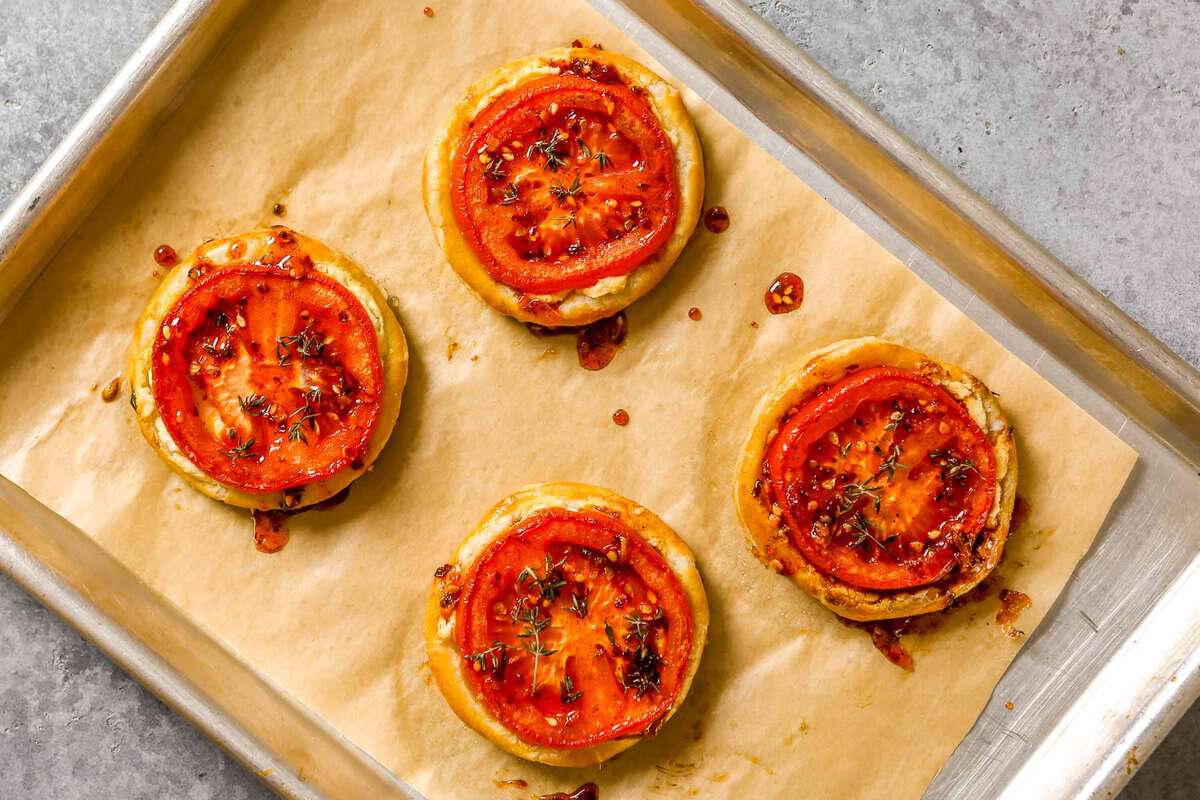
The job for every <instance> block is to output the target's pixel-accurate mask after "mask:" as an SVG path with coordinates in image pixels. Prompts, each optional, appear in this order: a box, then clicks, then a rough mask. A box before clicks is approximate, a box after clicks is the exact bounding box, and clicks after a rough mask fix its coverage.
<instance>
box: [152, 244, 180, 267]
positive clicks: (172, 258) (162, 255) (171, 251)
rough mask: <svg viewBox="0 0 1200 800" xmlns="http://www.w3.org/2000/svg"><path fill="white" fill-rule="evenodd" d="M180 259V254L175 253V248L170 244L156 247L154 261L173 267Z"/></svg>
mask: <svg viewBox="0 0 1200 800" xmlns="http://www.w3.org/2000/svg"><path fill="white" fill-rule="evenodd" d="M177 261H179V256H178V255H176V253H175V248H174V247H171V245H169V244H160V245H159V246H158V247H156V248H154V263H156V264H158V265H159V266H160V267H173V266H175V263H176V262H177Z"/></svg>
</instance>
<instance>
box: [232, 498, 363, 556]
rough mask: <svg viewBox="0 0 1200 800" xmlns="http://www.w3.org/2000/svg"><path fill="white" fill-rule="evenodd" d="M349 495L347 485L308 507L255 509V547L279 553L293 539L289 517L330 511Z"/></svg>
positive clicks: (264, 551) (262, 551) (263, 551)
mask: <svg viewBox="0 0 1200 800" xmlns="http://www.w3.org/2000/svg"><path fill="white" fill-rule="evenodd" d="M349 496H350V487H349V486H347V487H346V488H345V489H342V490H341V491H340V492H338V493H337V494H335V495H331V496H330V497H327V498H326V499H324V500H322V501H321V502H319V503H313V504H312V505H311V506H308V507H307V508H300V509H296V510H283V509H278V510H272V511H259V510H257V509H256V510H255V511H254V547H255V549H256V550H258V551H259V552H260V553H278V552H279V551H280V550H282V549H283V548H284V546H285V545H287V543H288V541H289V540H290V539H291V534H290V533H289V532H288V529H287V519H288V517H294V516H295V515H297V514H302V513H304V512H305V511H328V510H329V509H331V508H335V507H337V506H340V505H341V504H342V503H344V502H346V498H347V497H349ZM289 499H290V498H289ZM295 502H299V498H296V501H295Z"/></svg>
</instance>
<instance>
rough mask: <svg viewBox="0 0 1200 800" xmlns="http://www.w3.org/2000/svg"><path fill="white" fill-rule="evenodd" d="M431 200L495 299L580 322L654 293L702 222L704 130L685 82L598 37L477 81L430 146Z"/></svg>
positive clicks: (480, 289)
mask: <svg viewBox="0 0 1200 800" xmlns="http://www.w3.org/2000/svg"><path fill="white" fill-rule="evenodd" d="M424 195H425V209H426V211H427V212H428V214H429V219H430V222H431V223H432V224H433V228H434V232H435V234H436V235H437V237H438V240H439V241H440V243H441V245H442V247H443V249H444V250H445V252H446V257H447V259H448V260H449V262H450V264H451V266H453V267H454V269H455V270H456V271H457V272H458V274H459V275H460V276H461V277H462V279H463V280H464V281H466V282H467V285H468V286H470V287H471V288H472V289H473V290H474V291H475V292H476V293H477V294H479V296H480V297H482V298H483V300H484V301H485V302H487V303H488V305H490V306H492V307H493V308H495V309H496V310H498V311H501V312H503V313H505V314H508V315H510V316H512V317H516V318H517V319H519V320H522V321H524V322H532V323H537V324H541V325H548V326H577V325H585V324H588V323H590V322H594V321H596V320H598V319H601V318H603V317H607V316H611V315H612V314H615V313H617V312H618V311H620V310H621V309H623V308H625V307H626V306H628V305H629V304H630V303H632V302H633V301H635V300H637V299H638V298H639V297H641V296H642V295H644V294H646V293H647V292H648V291H650V290H651V289H652V288H654V285H655V284H657V283H658V282H659V281H660V280H661V279H662V278H663V276H664V275H666V273H667V270H669V269H670V268H671V265H672V264H673V263H674V261H675V259H676V258H677V257H678V255H679V253H680V251H681V250H683V246H684V245H685V244H686V243H687V240H688V237H689V236H691V234H692V231H693V230H694V229H695V227H696V221H697V219H698V218H699V215H700V205H701V203H702V201H703V196H704V169H703V163H702V158H701V154H700V142H699V140H698V139H697V137H696V131H695V129H694V128H693V127H692V122H691V119H690V118H689V117H688V114H687V111H686V110H685V109H684V106H683V102H682V100H681V99H680V96H679V92H677V91H676V90H675V89H674V88H673V87H671V86H670V85H669V84H667V83H666V82H665V81H663V79H662V78H660V77H658V76H657V75H655V74H654V73H653V72H651V71H650V70H649V69H647V68H646V67H644V66H642V65H641V64H639V63H638V62H636V61H634V60H633V59H630V58H626V57H625V56H621V55H617V54H615V53H608V52H605V51H603V50H600V49H596V48H590V47H589V48H581V47H575V48H560V49H557V50H550V51H548V52H545V53H542V54H540V55H536V56H530V57H528V58H523V59H521V60H519V61H516V62H513V63H511V64H509V65H507V66H504V67H501V68H500V69H497V70H496V71H494V72H492V73H491V74H489V75H486V76H485V77H483V78H482V79H480V80H478V81H476V82H475V83H474V84H473V85H472V86H471V87H470V88H469V89H468V90H467V93H466V95H465V96H464V97H463V99H462V100H461V101H460V102H459V103H458V105H457V106H455V108H454V110H453V112H452V113H451V115H450V119H449V120H447V122H446V123H445V125H444V126H443V127H442V129H441V130H440V131H439V132H438V134H437V136H436V137H435V138H434V140H433V143H432V145H431V146H430V148H429V151H428V153H427V155H426V157H425V191H424Z"/></svg>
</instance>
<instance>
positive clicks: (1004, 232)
mask: <svg viewBox="0 0 1200 800" xmlns="http://www.w3.org/2000/svg"><path fill="white" fill-rule="evenodd" d="M245 3H246V0H176V1H175V3H174V4H173V5H172V6H171V8H170V9H169V10H168V11H167V13H166V14H165V15H164V17H163V18H162V20H161V21H160V22H159V23H158V24H157V25H156V26H155V28H154V29H153V30H152V32H151V33H150V34H149V35H148V36H147V38H146V40H145V41H144V42H143V43H142V45H140V46H139V47H138V48H137V50H135V52H134V53H133V55H132V56H131V57H130V59H129V60H128V61H127V62H126V64H125V65H124V66H123V67H122V68H121V69H120V70H119V71H118V72H117V74H116V75H115V77H114V78H113V79H112V81H111V82H110V83H109V84H108V86H107V87H106V88H105V89H104V90H103V92H102V93H101V94H100V95H99V96H98V98H97V99H96V100H95V101H94V102H93V104H92V105H91V106H90V107H89V109H88V110H87V112H85V114H84V115H83V117H81V119H80V120H79V121H78V122H77V123H76V124H75V125H74V126H73V127H72V129H71V131H70V132H69V133H68V134H67V136H66V137H65V138H64V139H63V141H62V142H61V143H60V144H59V145H58V147H56V148H55V150H54V151H53V153H52V154H51V155H50V156H49V157H48V158H47V160H46V161H45V162H44V163H43V165H42V166H41V167H40V168H39V169H38V171H37V172H36V173H35V175H34V176H33V177H32V178H31V179H30V181H29V182H28V183H27V184H26V185H25V186H24V188H22V189H21V190H20V191H19V192H18V193H17V194H16V195H15V197H14V199H13V200H12V202H11V203H10V204H9V206H8V208H7V209H6V210H5V211H4V212H3V214H0V267H2V266H3V265H4V264H5V263H6V262H7V261H8V260H9V258H10V257H11V256H12V255H13V254H14V252H16V251H17V250H19V249H20V248H21V247H22V245H23V244H25V241H24V240H25V238H26V236H27V234H28V233H29V232H30V230H31V229H33V228H34V227H35V226H36V225H37V223H39V222H40V221H42V220H44V219H45V218H46V216H48V215H49V214H50V213H51V211H52V209H53V206H54V205H55V201H57V200H58V199H60V196H61V195H62V194H63V193H64V192H65V191H68V190H69V189H70V187H71V182H72V179H73V178H74V177H75V174H76V172H77V170H78V168H79V167H80V165H81V164H82V163H83V161H84V160H85V158H86V157H87V156H88V155H89V153H91V152H92V151H93V150H94V148H95V147H96V146H97V145H98V144H99V143H100V142H101V140H102V139H103V138H104V136H105V135H106V134H107V133H108V132H109V130H110V127H111V126H113V125H114V123H115V122H117V121H118V120H119V118H120V117H121V115H122V114H123V113H124V112H125V111H127V110H128V109H129V108H130V107H131V106H132V105H133V104H135V103H137V102H138V101H139V100H140V99H141V97H142V95H143V94H144V92H145V90H146V89H147V87H149V86H150V85H151V84H152V83H153V82H154V81H155V79H156V78H157V77H158V76H159V75H160V73H161V71H162V70H163V69H164V67H165V66H166V65H167V64H168V62H169V61H170V59H171V57H172V56H173V54H174V53H175V51H176V50H177V49H178V48H180V47H181V45H182V44H183V42H184V40H185V39H186V38H187V35H188V33H189V32H190V31H191V30H193V29H194V28H195V27H196V26H197V25H199V24H200V23H201V22H202V20H203V18H204V17H205V16H206V15H207V14H210V13H212V12H213V11H214V9H217V8H225V9H229V8H232V7H238V6H242V5H244V4H245ZM615 3H616V4H617V5H620V6H623V7H625V8H626V9H627V10H628V11H629V13H631V14H633V15H635V16H640V14H639V12H638V11H637V10H636V9H634V8H630V6H631V5H633V4H632V3H631V2H629V1H628V0H615ZM662 4H663V5H679V4H687V5H691V6H694V7H697V8H699V9H701V10H705V11H707V12H709V13H715V14H716V15H717V21H718V24H722V25H724V26H726V27H728V28H730V30H731V31H732V32H733V33H735V34H737V35H740V36H742V38H743V39H744V40H745V41H746V43H747V45H748V46H750V47H752V48H753V49H755V50H756V51H757V52H758V54H759V55H760V57H762V58H763V59H764V60H765V61H766V62H767V63H769V64H770V65H771V66H772V67H773V68H775V69H778V70H781V71H782V72H784V73H786V74H788V75H789V76H790V78H791V79H792V80H795V81H800V82H801V84H802V85H806V86H807V88H806V89H804V90H803V91H806V92H808V93H811V94H812V95H814V96H815V97H817V98H818V99H823V100H825V101H826V102H828V103H829V105H830V108H831V109H834V110H835V111H836V112H837V113H838V114H839V115H841V116H842V118H843V119H845V120H846V121H847V122H848V123H849V124H851V125H853V126H855V127H857V128H858V129H859V130H861V131H862V132H863V133H864V134H865V135H868V136H869V137H870V138H871V140H872V142H873V143H874V144H876V145H877V146H879V147H880V148H881V149H882V150H883V151H884V152H885V153H886V154H887V155H889V156H890V157H891V158H893V159H894V160H895V161H896V162H897V163H899V164H900V165H902V166H903V167H905V168H906V169H907V170H908V171H910V172H911V173H912V174H913V175H914V176H916V177H917V178H918V179H919V180H921V181H922V183H923V184H924V185H925V188H926V189H928V190H929V191H931V192H935V193H937V194H939V195H940V196H941V197H943V198H945V199H946V200H947V201H948V202H950V203H951V205H954V206H955V207H956V208H957V209H958V210H959V211H960V212H962V213H963V215H964V216H965V217H967V218H968V219H971V220H973V221H976V222H978V223H980V224H981V226H982V227H983V229H984V230H986V231H988V232H990V233H991V234H992V235H993V238H994V239H996V240H997V241H998V242H999V243H1000V244H1001V245H1002V246H1004V247H1006V248H1008V249H1009V250H1010V251H1012V252H1013V253H1014V258H1016V260H1017V261H1018V262H1020V264H1021V265H1022V266H1023V267H1025V268H1026V269H1029V267H1030V265H1034V266H1036V269H1033V270H1030V272H1031V273H1032V274H1034V275H1035V276H1037V277H1039V278H1040V279H1041V281H1042V284H1043V288H1045V289H1047V290H1049V291H1052V292H1054V293H1055V294H1057V295H1058V296H1059V297H1060V299H1062V300H1063V301H1064V302H1065V304H1066V305H1067V307H1068V308H1069V309H1070V310H1071V311H1072V313H1074V314H1076V315H1077V316H1079V317H1082V318H1085V319H1091V320H1093V321H1096V322H1099V323H1100V324H1101V325H1102V328H1103V330H1104V332H1105V333H1106V334H1107V337H1108V339H1109V340H1110V341H1113V342H1114V343H1116V344H1119V345H1120V346H1121V347H1122V348H1123V349H1124V350H1125V351H1126V352H1127V353H1132V354H1133V357H1134V360H1136V361H1137V362H1138V363H1139V364H1140V365H1142V366H1143V367H1144V368H1145V369H1147V371H1148V372H1149V373H1150V374H1151V375H1153V376H1154V377H1155V378H1156V379H1157V380H1159V381H1160V382H1161V383H1163V384H1164V385H1165V386H1166V387H1168V388H1169V389H1170V391H1171V392H1172V393H1173V394H1175V395H1177V396H1179V397H1180V398H1182V399H1183V400H1184V401H1185V402H1186V403H1187V404H1188V405H1189V406H1190V408H1191V409H1192V410H1195V409H1200V370H1196V369H1195V368H1193V367H1191V366H1190V365H1189V364H1187V362H1185V361H1184V360H1183V359H1182V358H1180V357H1179V356H1177V355H1176V354H1175V353H1173V352H1172V351H1170V350H1169V349H1168V348H1166V346H1165V345H1163V344H1161V343H1160V342H1158V340H1156V339H1154V338H1153V337H1152V336H1151V335H1150V334H1149V333H1148V332H1147V331H1145V330H1144V329H1143V328H1142V327H1141V326H1139V325H1138V324H1137V323H1136V322H1134V321H1133V320H1132V319H1131V318H1129V317H1128V316H1127V315H1126V314H1125V313H1124V312H1123V311H1121V310H1120V309H1119V308H1117V307H1116V306H1115V305H1114V304H1113V303H1112V302H1111V301H1109V300H1108V299H1107V298H1105V297H1104V296H1103V295H1101V294H1100V293H1099V292H1098V291H1096V290H1095V289H1093V288H1092V287H1091V286H1090V285H1088V284H1087V283H1086V282H1084V281H1083V280H1082V279H1080V278H1079V277H1077V276H1076V275H1074V273H1072V272H1070V270H1069V269H1068V268H1067V267H1066V266H1065V265H1063V264H1062V263H1061V262H1060V261H1058V260H1057V259H1056V258H1054V256H1052V255H1051V254H1050V253H1049V252H1047V251H1046V250H1045V249H1044V248H1042V247H1041V245H1039V244H1037V242H1035V241H1034V240H1033V239H1031V238H1030V237H1029V236H1028V235H1027V234H1025V233H1024V232H1023V231H1021V230H1020V229H1019V228H1018V227H1017V226H1016V225H1014V224H1013V223H1012V222H1011V221H1009V220H1008V219H1007V218H1006V217H1004V216H1003V215H1002V214H1001V213H1000V212H998V211H996V210H995V209H994V208H992V207H991V206H990V205H989V204H987V202H986V201H984V200H983V199H982V198H981V197H980V196H979V195H978V194H977V193H975V192H974V191H973V190H971V189H970V188H969V187H967V186H966V184H964V183H963V182H962V181H961V180H959V179H958V178H957V177H955V176H954V175H953V174H952V173H950V172H949V170H948V169H946V168H945V167H943V166H942V165H940V164H939V163H938V162H936V161H935V160H934V159H933V158H932V157H931V156H929V155H928V154H927V153H925V152H924V151H923V150H921V149H920V148H919V147H917V146H916V145H915V144H913V143H912V142H911V141H910V140H908V139H907V138H906V137H905V136H903V135H902V134H900V133H899V132H898V131H896V130H895V129H894V128H893V127H892V126H891V125H890V123H888V122H886V121H885V120H884V119H883V118H882V117H881V116H879V115H878V114H877V113H876V112H874V111H873V110H872V109H870V108H869V106H867V105H866V104H865V103H864V102H863V101H861V100H860V99H859V98H858V97H857V96H856V95H854V94H853V93H852V92H850V91H849V90H848V89H846V88H845V87H844V86H842V85H841V84H840V83H839V82H837V81H836V80H835V79H834V78H832V76H830V75H829V74H828V73H827V72H826V71H825V70H824V69H823V68H822V67H820V66H819V65H818V64H817V63H816V62H815V61H813V60H812V59H811V58H809V57H808V56H807V55H805V54H804V53H803V52H802V51H801V50H800V49H799V48H798V47H797V46H796V45H794V44H793V43H792V42H791V41H790V40H787V39H786V38H785V37H784V36H783V35H782V34H781V33H779V32H778V31H776V30H775V29H774V28H773V27H771V26H770V25H769V23H767V22H766V20H764V19H763V18H761V17H760V16H759V15H758V14H757V13H756V12H754V11H753V10H752V9H750V8H749V7H748V6H745V5H742V4H741V3H738V2H736V0H662ZM233 13H236V12H233ZM746 31H751V32H753V36H754V38H753V40H751V39H750V38H749V37H747V36H746V34H745V32H746ZM762 43H766V44H767V46H768V48H769V49H767V50H764V49H763V47H762ZM209 55H211V53H210V54H209ZM206 57H207V55H206ZM796 88H797V89H798V90H800V89H799V87H798V86H797V87H796ZM835 177H836V176H835ZM847 188H850V187H847ZM850 191H851V192H853V189H850ZM81 216H82V214H81ZM69 232H70V231H69V230H68V231H67V234H69ZM65 238H66V235H65V234H64V235H62V236H61V237H60V238H59V242H58V243H59V244H61V241H62V240H65ZM56 249H57V248H56V247H54V248H51V249H47V250H44V251H43V252H42V253H41V257H42V259H43V262H44V261H45V260H48V259H49V258H50V257H51V256H52V255H53V253H54V252H55V250H56ZM0 272H2V270H0ZM34 274H36V271H35V273H34ZM0 277H2V276H0ZM22 293H23V292H22V291H18V292H16V294H15V295H14V299H13V301H12V302H13V303H15V302H17V301H18V300H19V298H20V296H21V294H22ZM6 311H7V308H4V307H3V304H0V323H2V321H3V318H4V315H5V312H6ZM1018 327H1019V326H1018ZM1133 421H1134V422H1135V424H1138V425H1139V426H1140V427H1145V426H1143V425H1142V424H1141V423H1140V422H1139V421H1138V420H1133ZM1146 429H1147V430H1149V429H1148V428H1146ZM1159 438H1160V440H1161V438H1162V437H1159ZM1166 443H1167V444H1168V445H1170V444H1171V443H1170V442H1169V441H1168V442H1166ZM1176 455H1177V456H1179V457H1181V458H1183V459H1184V460H1185V461H1189V460H1190V459H1188V458H1187V457H1186V456H1184V455H1183V454H1182V453H1180V452H1179V451H1178V450H1176ZM39 505H40V504H39ZM0 570H3V571H4V572H5V573H6V574H8V575H10V576H11V577H13V579H14V580H15V581H16V582H17V583H18V584H19V585H21V586H22V587H23V588H24V589H25V590H26V591H28V592H29V593H30V594H32V595H33V596H34V597H35V598H37V599H39V601H41V602H43V603H44V604H45V605H47V606H48V607H49V608H50V609H51V610H52V611H54V612H55V613H56V614H58V615H59V616H60V617H61V618H63V619H65V620H66V621H67V622H68V623H70V624H71V625H72V626H74V627H75V628H76V629H77V630H79V632H80V633H82V634H83V635H84V636H85V638H87V639H88V640H89V641H91V642H93V643H94V644H96V645H97V646H98V647H99V648H100V649H101V650H102V651H103V652H105V653H106V654H107V655H109V657H111V658H113V659H114V661H116V662H117V663H118V664H120V665H121V666H122V668H124V669H126V671H128V672H129V673H130V674H131V675H133V676H134V677H135V678H136V679H137V680H138V681H139V682H140V683H141V684H142V685H144V686H146V687H147V689H149V690H150V691H151V692H152V693H153V694H155V695H156V696H158V697H159V698H160V699H163V700H164V702H166V703H167V704H168V705H169V706H171V708H172V709H173V710H175V711H177V712H178V713H181V714H182V715H183V716H184V717H185V718H186V719H188V720H189V721H190V722H191V723H192V724H194V725H196V726H197V727H198V728H200V729H201V730H202V731H203V732H204V733H205V734H206V735H208V736H209V737H210V738H211V739H213V740H214V741H216V742H217V743H218V744H219V745H220V746H222V747H223V748H224V749H225V750H226V751H227V752H229V753H230V754H231V755H232V756H233V757H234V758H235V759H236V760H238V761H239V762H240V763H242V764H243V765H245V766H247V767H248V768H250V769H251V771H252V772H254V773H255V774H257V775H258V777H259V778H260V780H263V781H264V783H266V784H267V785H269V786H270V787H271V788H272V789H273V790H274V791H276V792H278V793H280V794H281V795H283V796H287V797H308V796H317V795H315V794H312V787H311V786H306V785H305V784H304V782H303V780H302V778H300V777H298V776H297V775H296V774H295V773H294V772H292V771H291V769H290V768H289V767H288V766H287V765H286V764H285V763H283V762H282V761H281V760H280V759H278V758H277V757H276V756H275V755H273V754H272V753H271V751H270V750H269V749H268V748H267V747H266V746H265V745H263V744H262V743H261V742H259V741H257V740H255V739H254V738H253V737H248V736H239V735H238V733H239V732H238V731H237V730H234V729H231V728H229V723H230V719H229V718H228V717H226V716H225V715H223V714H221V713H220V712H219V711H216V710H214V708H213V707H212V706H211V704H209V703H208V702H207V698H205V697H204V696H203V695H200V694H198V693H197V691H196V690H195V687H193V686H191V685H190V684H189V683H188V682H187V680H186V679H185V678H183V676H182V675H180V674H179V673H178V672H177V671H175V670H174V669H172V668H171V667H170V665H169V664H167V663H166V662H165V661H163V660H162V659H161V657H160V656H159V655H158V654H156V653H155V652H153V651H152V650H151V649H150V648H149V647H147V646H146V645H145V644H144V643H142V642H140V641H138V640H136V639H133V638H132V637H131V636H130V635H129V633H128V632H127V631H125V630H124V629H121V628H119V627H117V626H116V625H115V624H114V623H113V622H112V620H111V619H109V618H107V617H106V616H105V615H104V614H103V612H102V611H100V610H99V609H98V608H97V607H96V606H95V605H94V604H93V603H91V602H90V600H88V599H87V598H86V597H84V596H83V595H81V594H80V593H79V592H78V591H76V590H75V588H74V587H72V586H70V585H69V584H68V583H67V582H66V581H64V580H63V579H62V577H61V576H58V575H56V574H55V573H54V572H53V570H51V569H49V568H47V567H46V566H45V565H44V564H42V563H41V562H39V561H38V560H37V559H36V558H35V557H34V556H32V555H31V554H30V553H29V552H27V551H24V550H22V549H21V548H20V546H19V545H18V544H17V543H16V542H15V541H13V540H12V539H10V538H9V537H7V536H6V535H5V532H4V531H0ZM1193 655H1194V653H1193ZM1190 663H1191V664H1192V665H1193V666H1200V665H1197V664H1196V659H1195V658H1192V659H1191V660H1190ZM1187 677H1188V680H1182V681H1179V683H1178V684H1177V689H1176V691H1174V692H1173V693H1171V694H1170V695H1169V696H1166V699H1167V701H1169V702H1168V703H1167V704H1166V705H1167V706H1168V707H1167V708H1166V709H1165V711H1167V712H1169V711H1170V710H1171V708H1176V709H1177V708H1178V707H1179V706H1180V705H1181V704H1183V702H1184V700H1185V699H1186V701H1187V702H1188V703H1190V702H1191V701H1192V700H1194V699H1195V698H1196V697H1197V696H1200V681H1197V680H1195V679H1194V678H1195V673H1193V674H1190V675H1189V676H1187ZM1183 708H1184V709H1186V705H1183ZM1180 714H1182V711H1179V714H1171V713H1164V714H1163V715H1162V716H1160V717H1157V718H1156V719H1155V720H1153V721H1152V722H1158V723H1160V725H1159V726H1158V727H1156V726H1155V725H1154V724H1151V725H1148V726H1146V727H1145V728H1144V729H1143V730H1142V731H1141V732H1140V734H1138V737H1137V739H1136V740H1137V741H1139V742H1141V743H1143V744H1144V745H1145V750H1144V751H1143V752H1144V753H1145V754H1147V755H1148V754H1149V752H1151V751H1152V749H1153V746H1154V744H1156V743H1157V739H1159V738H1161V736H1163V735H1165V733H1166V731H1168V730H1169V728H1170V726H1171V725H1172V724H1173V723H1174V721H1175V720H1176V719H1177V718H1178V716H1179V715H1180ZM258 765H270V769H271V771H270V772H268V773H267V774H266V775H264V774H263V771H262V769H261V768H260V767H259V766H258ZM1118 767H1119V765H1114V767H1113V768H1114V771H1116V772H1119V769H1118ZM1124 782H1125V781H1124V780H1122V779H1121V776H1119V775H1114V776H1110V779H1109V780H1106V781H1105V782H1104V783H1103V784H1100V785H1098V786H1097V787H1096V794H1099V793H1100V792H1101V791H1102V790H1104V789H1110V790H1115V789H1119V788H1120V786H1121V785H1123V784H1124Z"/></svg>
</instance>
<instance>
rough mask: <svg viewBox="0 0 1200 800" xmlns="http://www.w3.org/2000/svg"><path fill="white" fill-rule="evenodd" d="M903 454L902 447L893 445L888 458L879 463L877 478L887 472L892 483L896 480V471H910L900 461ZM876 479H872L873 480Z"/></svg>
mask: <svg viewBox="0 0 1200 800" xmlns="http://www.w3.org/2000/svg"><path fill="white" fill-rule="evenodd" d="M902 452H903V449H902V448H901V447H900V445H898V444H893V445H892V449H891V451H890V452H889V453H888V457H887V458H885V459H884V460H883V461H881V462H880V463H879V470H878V471H877V472H876V473H875V478H878V477H880V476H881V475H883V474H884V473H885V472H886V473H887V478H888V480H889V481H892V480H895V479H896V470H898V469H908V466H907V465H906V464H901V463H900V460H899V459H900V454H901V453H902ZM875 478H872V480H874V479H875Z"/></svg>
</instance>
